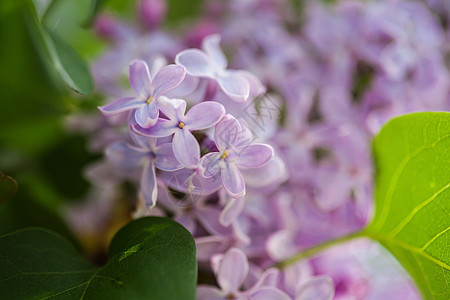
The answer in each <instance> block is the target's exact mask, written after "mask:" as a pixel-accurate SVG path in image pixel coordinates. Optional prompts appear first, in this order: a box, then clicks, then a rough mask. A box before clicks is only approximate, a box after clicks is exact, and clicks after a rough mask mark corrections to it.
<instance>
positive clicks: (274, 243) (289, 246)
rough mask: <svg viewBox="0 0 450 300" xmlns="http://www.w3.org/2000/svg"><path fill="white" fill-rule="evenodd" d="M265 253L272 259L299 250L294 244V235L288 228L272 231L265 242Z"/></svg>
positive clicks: (275, 259) (285, 256)
mask: <svg viewBox="0 0 450 300" xmlns="http://www.w3.org/2000/svg"><path fill="white" fill-rule="evenodd" d="M266 248H267V253H268V254H269V256H270V258H271V259H273V260H274V261H280V260H283V259H286V258H288V257H290V256H292V255H294V254H295V253H297V252H298V251H299V249H298V246H297V245H296V244H295V235H294V233H293V232H292V231H290V230H280V231H277V232H275V233H273V234H272V235H271V236H270V237H269V238H268V240H267V243H266Z"/></svg>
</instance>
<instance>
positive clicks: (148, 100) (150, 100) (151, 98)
mask: <svg viewBox="0 0 450 300" xmlns="http://www.w3.org/2000/svg"><path fill="white" fill-rule="evenodd" d="M152 101H153V96H150V97H148V99H147V101H146V102H147V104H150V102H152Z"/></svg>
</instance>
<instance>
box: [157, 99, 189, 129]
mask: <svg viewBox="0 0 450 300" xmlns="http://www.w3.org/2000/svg"><path fill="white" fill-rule="evenodd" d="M158 107H159V109H160V110H161V112H162V113H163V114H165V115H166V116H167V117H168V118H169V119H170V120H172V121H177V122H179V121H181V120H183V119H184V112H185V111H186V101H184V100H181V99H169V98H167V97H164V96H161V97H159V98H158ZM177 125H178V124H177Z"/></svg>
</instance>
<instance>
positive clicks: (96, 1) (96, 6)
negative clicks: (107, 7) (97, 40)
mask: <svg viewBox="0 0 450 300" xmlns="http://www.w3.org/2000/svg"><path fill="white" fill-rule="evenodd" d="M103 2H104V0H91V1H89V3H90V5H89V10H88V14H87V17H86V20H85V21H84V24H85V25H86V26H91V25H92V22H93V21H94V19H95V17H96V15H97V13H98V12H99V10H100V7H101V6H102V4H103Z"/></svg>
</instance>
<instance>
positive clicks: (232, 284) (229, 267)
mask: <svg viewBox="0 0 450 300" xmlns="http://www.w3.org/2000/svg"><path fill="white" fill-rule="evenodd" d="M248 268H249V266H248V260H247V257H246V256H245V254H244V252H242V250H240V249H237V248H231V249H230V250H228V251H227V253H225V255H224V257H223V259H222V261H221V263H220V267H219V270H218V272H217V282H218V283H219V286H220V287H221V288H222V291H224V292H225V293H226V294H228V293H235V292H237V291H238V290H239V288H240V287H241V285H242V284H243V283H244V280H245V278H246V277H247V274H248Z"/></svg>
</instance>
